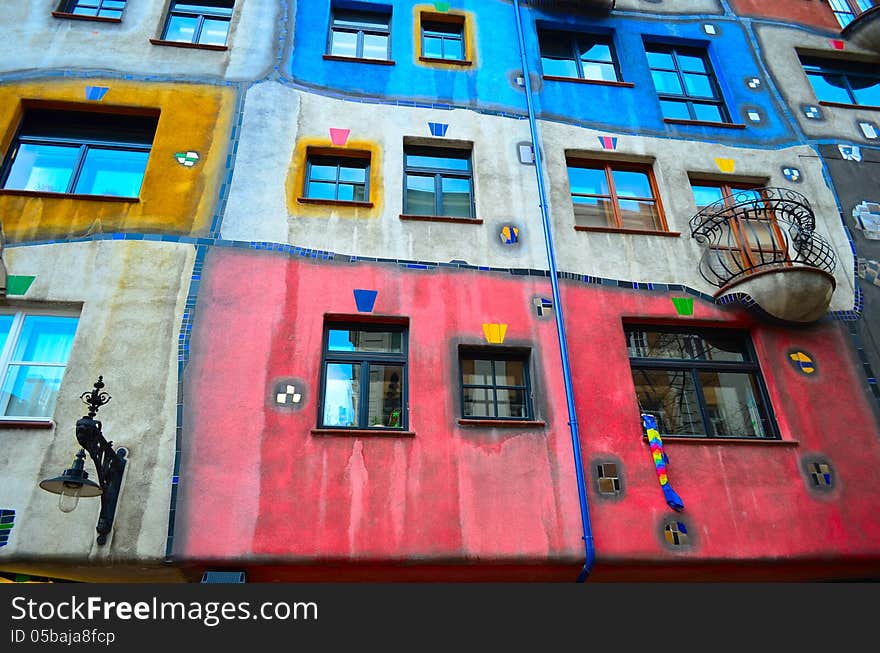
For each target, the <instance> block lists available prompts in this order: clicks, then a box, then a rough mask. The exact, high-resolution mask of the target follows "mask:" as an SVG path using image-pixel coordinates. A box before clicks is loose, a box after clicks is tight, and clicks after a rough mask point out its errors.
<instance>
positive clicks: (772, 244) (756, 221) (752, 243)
mask: <svg viewBox="0 0 880 653" xmlns="http://www.w3.org/2000/svg"><path fill="white" fill-rule="evenodd" d="M691 190H692V191H693V194H694V200H695V202H696V204H697V210H698V211H699V210H702V209H704V208H706V207H708V206H711V205H715V206H716V207H717V208H718V210H719V211H720V210H727V211H728V212H729V213H730V219H729V220H727V221H726V222H723V223H719V224H718V226H717V227H716V228H717V229H719V230H721V231H722V233H721V242H722V243H723V244H721V245H713V249H716V250H724V251H725V254H726V256H729V257H730V259H731V261H730V262H729V263H728V264H727V268H728V269H730V270H744V271H746V272H747V273H749V272H751V271H753V270H756V269H759V266H762V265H765V264H766V263H767V262H768V261H773V262H781V263H785V261H786V259H787V258H788V252H787V249H786V247H785V246H784V245H783V243H785V242H786V240H785V237H784V235H783V234H782V232H781V231H780V227H779V224H778V223H777V221H776V216H775V214H774V212H773V211H772V210H770V209H768V208H766V206H765V205H764V204H763V203H762V201H761V197H762V195H761V188H760V186H759V185H758V184H748V183H739V182H734V181H725V182H721V181H712V180H701V179H693V178H692V179H691ZM743 203H747V206H748V207H749V210H748V211H745V210H742V209H740V210H739V211H736V210H734V206H736V205H737V204H743ZM713 210H714V207H713Z"/></svg>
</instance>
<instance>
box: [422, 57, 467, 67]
mask: <svg viewBox="0 0 880 653" xmlns="http://www.w3.org/2000/svg"><path fill="white" fill-rule="evenodd" d="M419 61H422V62H424V63H445V64H449V65H450V66H473V65H474V62H473V61H470V60H468V59H437V58H436V57H419Z"/></svg>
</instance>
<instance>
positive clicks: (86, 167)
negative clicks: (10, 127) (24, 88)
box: [0, 108, 158, 198]
mask: <svg viewBox="0 0 880 653" xmlns="http://www.w3.org/2000/svg"><path fill="white" fill-rule="evenodd" d="M157 124H158V113H157V114H156V115H133V114H114V113H106V112H100V113H99V112H89V111H65V110H58V109H43V108H26V109H25V112H24V117H23V118H22V121H21V125H20V126H19V129H18V132H17V134H16V136H15V139H14V141H13V142H12V146H11V147H10V148H9V154H8V156H7V158H6V161H5V162H4V165H3V169H2V171H0V173H2V174H0V179H2V184H0V186H2V188H3V189H7V190H26V191H34V192H41V193H67V194H74V195H101V196H114V197H129V198H136V197H137V196H138V194H139V193H140V189H141V184H142V182H143V178H144V172H145V171H146V168H147V161H148V159H149V156H150V149H151V147H152V143H153V138H154V136H155V134H156V125H157Z"/></svg>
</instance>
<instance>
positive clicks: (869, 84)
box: [800, 56, 880, 108]
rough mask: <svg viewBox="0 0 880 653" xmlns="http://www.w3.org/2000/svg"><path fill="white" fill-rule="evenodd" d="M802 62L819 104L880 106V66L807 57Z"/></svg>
mask: <svg viewBox="0 0 880 653" xmlns="http://www.w3.org/2000/svg"><path fill="white" fill-rule="evenodd" d="M800 60H801V64H802V65H803V67H804V72H805V73H806V75H807V79H809V80H810V85H811V86H812V87H813V92H814V93H815V94H816V99H818V100H819V101H820V102H829V103H831V104H844V105H854V106H866V107H874V108H876V107H880V63H862V62H856V61H843V60H839V59H833V60H832V59H820V58H817V57H808V56H801V57H800Z"/></svg>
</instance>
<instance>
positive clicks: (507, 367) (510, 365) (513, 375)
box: [495, 360, 526, 386]
mask: <svg viewBox="0 0 880 653" xmlns="http://www.w3.org/2000/svg"><path fill="white" fill-rule="evenodd" d="M495 383H496V384H497V385H521V386H525V384H526V377H525V371H524V368H523V363H522V361H506V360H496V361H495Z"/></svg>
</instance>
